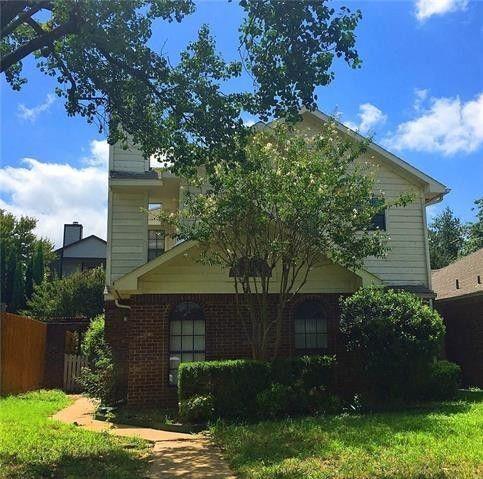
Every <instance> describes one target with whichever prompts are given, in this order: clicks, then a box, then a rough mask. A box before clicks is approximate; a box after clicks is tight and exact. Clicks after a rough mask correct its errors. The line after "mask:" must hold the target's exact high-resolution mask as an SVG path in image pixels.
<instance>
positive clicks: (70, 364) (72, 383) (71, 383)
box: [64, 354, 87, 393]
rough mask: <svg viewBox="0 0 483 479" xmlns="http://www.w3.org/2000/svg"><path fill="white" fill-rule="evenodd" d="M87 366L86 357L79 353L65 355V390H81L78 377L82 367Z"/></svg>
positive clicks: (71, 391)
mask: <svg viewBox="0 0 483 479" xmlns="http://www.w3.org/2000/svg"><path fill="white" fill-rule="evenodd" d="M86 366H87V360H86V358H85V357H83V356H80V355H79V354H65V355H64V391H66V392H69V393H73V392H79V391H80V390H81V387H80V384H79V383H78V382H77V378H78V377H79V375H80V373H81V369H82V368H84V367H86Z"/></svg>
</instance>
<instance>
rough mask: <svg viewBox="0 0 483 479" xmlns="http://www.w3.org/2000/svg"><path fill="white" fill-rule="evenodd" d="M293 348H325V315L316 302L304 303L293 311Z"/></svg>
mask: <svg viewBox="0 0 483 479" xmlns="http://www.w3.org/2000/svg"><path fill="white" fill-rule="evenodd" d="M295 348H296V349H325V348H327V315H326V314H325V310H324V308H323V307H322V305H321V304H320V303H319V302H318V301H304V302H303V303H300V304H299V305H298V306H297V307H296V309H295Z"/></svg>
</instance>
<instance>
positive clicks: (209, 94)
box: [0, 0, 361, 173]
mask: <svg viewBox="0 0 483 479" xmlns="http://www.w3.org/2000/svg"><path fill="white" fill-rule="evenodd" d="M4 4H5V5H4ZM328 4H329V2H328V1H327V0H317V1H315V0H313V1H304V2H293V1H280V0H263V1H262V0H241V1H240V6H241V8H242V10H243V11H244V13H245V18H244V20H243V23H242V25H241V27H240V29H239V30H240V45H239V51H240V54H241V57H242V60H241V62H240V61H226V60H224V59H223V58H222V57H221V56H220V55H219V54H218V53H217V50H216V46H215V41H214V39H213V38H212V37H211V36H210V33H209V29H208V27H207V26H202V27H201V29H200V31H199V33H198V37H197V39H195V40H194V41H193V42H192V43H190V44H189V45H188V46H187V47H186V49H184V50H182V51H181V52H180V55H179V61H178V62H177V63H176V62H173V63H171V62H170V61H169V60H168V58H167V56H166V55H165V53H164V52H163V50H162V48H161V49H155V48H152V47H151V46H150V45H149V42H150V40H151V36H152V29H153V28H154V24H155V22H161V21H167V22H173V21H177V22H179V21H181V20H182V19H183V18H184V16H186V15H188V14H190V13H192V12H193V11H194V8H195V6H194V2H193V1H191V0H180V1H174V0H130V1H121V2H107V1H105V0H78V1H76V2H72V1H71V0H56V1H54V2H34V1H28V2H2V6H3V7H4V8H3V10H2V13H3V17H2V20H3V22H2V25H1V34H2V36H1V38H2V40H1V43H0V53H1V55H2V58H1V66H0V71H1V72H4V73H5V75H6V79H7V81H8V82H9V83H10V85H11V86H12V88H14V89H17V90H18V89H20V88H21V87H22V85H23V84H24V83H25V81H26V79H25V78H23V77H22V75H21V73H22V60H23V59H24V58H26V57H27V56H29V55H32V54H33V55H35V56H36V58H37V60H38V67H39V68H40V70H41V71H43V72H44V73H45V74H47V75H49V76H52V77H55V78H56V80H57V82H58V88H57V89H56V93H57V95H59V96H60V97H63V98H64V99H65V108H66V112H67V114H68V115H69V116H74V115H80V116H83V117H85V118H86V121H87V122H88V123H95V124H96V125H97V126H98V128H99V130H100V131H105V130H106V131H107V130H108V134H109V142H111V143H114V142H117V141H120V142H122V143H127V142H128V140H129V142H133V143H135V144H137V145H139V147H140V148H141V149H142V151H143V153H144V155H145V156H146V157H155V158H158V159H160V160H162V161H163V162H164V161H166V162H170V163H173V165H174V166H173V169H174V170H175V172H183V173H190V172H191V173H192V172H193V171H194V169H195V168H196V167H197V166H199V165H206V166H208V168H211V167H213V165H215V164H217V163H218V162H224V161H226V159H227V158H230V160H231V161H241V160H243V157H244V153H245V150H244V140H245V138H246V135H247V134H248V131H247V128H246V127H245V125H244V124H243V121H242V120H241V114H242V112H244V111H248V112H250V113H252V114H254V115H258V116H260V118H262V119H268V118H272V117H274V118H285V119H286V120H289V121H295V120H297V119H299V114H298V113H299V110H300V108H301V107H302V106H305V107H307V108H309V109H314V108H315V107H316V101H317V97H316V95H315V88H316V87H317V86H320V85H327V84H329V83H330V82H331V81H332V80H333V79H334V71H333V62H334V61H335V59H336V58H337V57H341V58H344V60H345V62H346V63H347V64H348V65H349V66H351V67H357V66H358V65H359V64H360V60H359V57H358V54H357V51H356V49H355V35H354V30H355V28H356V26H357V24H358V22H359V20H360V18H361V14H360V12H359V11H357V12H355V13H351V12H350V11H349V10H348V9H346V8H344V7H342V8H341V9H340V11H339V12H338V13H336V12H335V11H334V9H331V8H329V7H328ZM39 11H41V13H42V15H37V13H38V12H39ZM46 17H47V18H46ZM243 70H245V72H246V73H247V74H249V75H250V76H251V77H252V79H253V90H252V91H232V90H231V85H228V82H229V81H230V80H233V79H234V78H237V77H239V76H240V75H241V74H242V71H243Z"/></svg>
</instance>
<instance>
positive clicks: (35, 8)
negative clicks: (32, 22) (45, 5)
mask: <svg viewBox="0 0 483 479" xmlns="http://www.w3.org/2000/svg"><path fill="white" fill-rule="evenodd" d="M41 9H42V6H41V5H40V4H37V5H35V6H33V7H32V8H31V9H30V10H27V11H24V12H22V13H20V15H19V16H18V17H17V18H16V19H15V20H13V21H12V22H10V23H9V24H8V25H7V26H6V27H5V28H4V29H2V32H1V35H0V36H1V38H4V37H6V36H7V35H9V34H10V33H12V32H13V31H14V30H15V29H16V28H17V27H18V26H19V25H20V24H22V23H23V22H26V21H27V20H29V19H31V17H32V15H34V14H35V13H37V12H38V11H39V10H41ZM42 32H43V33H44V31H43V30H42Z"/></svg>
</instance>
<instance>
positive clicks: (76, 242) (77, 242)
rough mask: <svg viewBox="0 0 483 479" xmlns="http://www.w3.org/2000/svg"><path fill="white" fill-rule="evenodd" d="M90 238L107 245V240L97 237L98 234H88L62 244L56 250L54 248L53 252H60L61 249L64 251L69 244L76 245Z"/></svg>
mask: <svg viewBox="0 0 483 479" xmlns="http://www.w3.org/2000/svg"><path fill="white" fill-rule="evenodd" d="M90 238H94V239H95V240H97V241H101V242H102V243H103V244H105V245H107V241H106V240H103V239H102V238H99V236H96V235H89V236H86V237H85V238H82V239H80V240H77V241H74V242H73V243H70V244H68V245H67V246H62V247H61V248H57V249H56V250H54V253H60V252H61V251H62V250H64V251H65V250H67V249H69V248H70V247H71V246H74V245H77V244H79V243H82V242H83V241H86V240H88V239H90Z"/></svg>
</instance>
